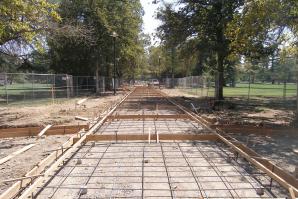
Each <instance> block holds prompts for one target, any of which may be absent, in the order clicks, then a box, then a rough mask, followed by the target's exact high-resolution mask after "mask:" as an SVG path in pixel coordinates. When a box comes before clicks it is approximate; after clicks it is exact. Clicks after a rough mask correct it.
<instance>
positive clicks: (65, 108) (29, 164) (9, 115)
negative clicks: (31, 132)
mask: <svg viewBox="0 0 298 199" xmlns="http://www.w3.org/2000/svg"><path fill="white" fill-rule="evenodd" d="M124 95H125V92H123V91H121V92H118V94H117V95H116V96H113V95H111V94H109V95H107V96H98V97H89V98H88V100H87V101H85V102H84V103H83V105H81V106H76V105H75V104H76V102H77V101H79V100H81V99H83V98H75V99H70V100H68V101H64V102H61V103H58V104H45V105H38V106H34V107H33V106H24V107H5V108H3V107H1V108H0V127H2V128H5V127H25V126H41V125H45V124H53V125H71V124H78V123H79V124H84V123H86V122H82V121H77V120H75V116H81V117H87V118H94V117H96V116H98V115H99V114H101V113H103V112H104V111H106V110H107V108H109V107H110V106H112V105H113V104H114V103H116V102H117V101H119V100H120V99H121V98H122V97H123V96H124ZM70 137H71V135H68V136H48V137H46V138H45V139H39V140H36V138H29V137H26V138H24V137H20V138H7V139H0V159H1V158H4V157H6V156H7V155H9V154H11V153H13V152H15V151H18V150H19V149H21V148H23V147H25V146H27V145H29V144H35V146H33V147H32V148H30V149H29V150H27V151H26V152H24V153H22V154H20V155H17V156H16V157H14V158H12V159H11V160H9V161H8V162H6V163H4V164H2V165H0V194H1V193H3V192H4V191H5V190H6V189H7V188H9V187H10V186H11V185H12V184H13V182H9V183H3V181H4V180H8V179H14V178H19V177H22V176H24V175H25V174H26V173H27V172H28V171H30V170H31V169H32V168H33V167H34V166H35V165H36V164H37V163H38V162H40V161H41V160H42V159H44V158H45V157H46V156H48V155H49V154H50V153H51V151H50V150H54V149H57V148H59V147H60V146H61V145H62V144H63V143H65V142H66V141H67V140H68V139H69V138H70Z"/></svg>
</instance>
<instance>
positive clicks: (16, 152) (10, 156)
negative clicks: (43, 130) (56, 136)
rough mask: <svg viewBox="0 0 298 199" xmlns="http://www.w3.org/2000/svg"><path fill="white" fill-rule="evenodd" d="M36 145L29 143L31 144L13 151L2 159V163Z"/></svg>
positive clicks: (0, 162) (0, 160)
mask: <svg viewBox="0 0 298 199" xmlns="http://www.w3.org/2000/svg"><path fill="white" fill-rule="evenodd" d="M34 145H35V144H29V145H27V146H25V147H23V148H21V149H20V150H18V151H15V152H13V153H12V154H10V155H8V156H6V157H5V158H2V159H0V165H1V164H3V163H5V162H7V161H8V160H10V159H11V158H13V157H15V156H17V155H19V154H21V153H23V152H25V151H27V150H29V149H30V148H32V147H33V146H34Z"/></svg>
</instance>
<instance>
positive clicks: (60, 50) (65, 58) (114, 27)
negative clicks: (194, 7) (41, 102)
mask: <svg viewBox="0 0 298 199" xmlns="http://www.w3.org/2000/svg"><path fill="white" fill-rule="evenodd" d="M59 14H60V15H61V17H62V21H61V23H60V26H65V25H66V24H76V25H78V26H79V25H81V26H83V27H85V29H88V30H90V31H89V32H86V34H84V35H82V36H81V35H79V36H78V35H71V36H69V35H65V34H63V32H61V33H59V34H57V35H55V37H53V38H51V39H50V40H49V46H50V55H51V57H52V68H53V69H54V70H55V71H57V72H67V73H71V74H94V72H95V70H96V65H97V64H98V65H99V68H100V73H101V75H105V76H111V73H112V69H111V63H113V61H114V57H113V38H112V37H111V34H112V32H116V33H117V34H118V35H119V36H118V37H117V38H116V39H115V40H116V57H117V58H120V59H119V63H118V64H117V65H118V66H119V67H118V74H119V75H123V74H124V73H125V75H127V76H133V75H134V73H135V70H136V68H137V64H138V62H139V61H140V60H138V58H139V56H140V55H141V54H143V53H144V42H143V41H142V38H141V36H140V35H139V33H140V31H141V24H142V14H143V10H142V7H141V4H140V2H139V1H132V0H126V1H109V0H93V1H81V0H74V1H69V0H63V1H62V2H61V5H60V8H59Z"/></svg>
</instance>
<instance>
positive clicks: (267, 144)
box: [163, 89, 298, 174]
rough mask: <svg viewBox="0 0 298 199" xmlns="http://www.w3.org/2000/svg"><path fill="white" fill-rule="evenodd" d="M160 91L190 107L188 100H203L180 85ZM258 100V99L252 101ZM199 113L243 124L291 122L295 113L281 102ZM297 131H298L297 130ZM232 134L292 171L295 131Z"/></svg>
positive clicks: (297, 147)
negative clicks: (265, 133) (179, 87)
mask: <svg viewBox="0 0 298 199" xmlns="http://www.w3.org/2000/svg"><path fill="white" fill-rule="evenodd" d="M163 92H165V93H167V94H168V95H169V96H171V97H173V98H174V99H175V100H177V101H178V102H180V103H182V104H183V105H184V106H187V107H189V108H191V106H190V103H193V104H195V106H196V107H198V106H202V103H204V100H205V101H206V99H202V98H201V99H199V98H198V97H197V96H194V95H190V94H185V93H183V92H182V91H181V90H179V89H163ZM255 103H257V102H255ZM200 116H202V117H204V118H205V119H207V120H208V121H209V122H211V123H213V124H246V125H252V126H260V125H262V126H266V127H275V126H291V125H292V124H293V121H294V113H293V111H291V110H289V109H288V108H287V107H282V106H272V104H271V105H270V106H269V105H267V106H264V104H262V107H257V106H239V105H237V106H236V107H233V108H232V109H230V108H229V107H227V106H223V107H221V109H220V110H219V111H214V112H212V113H206V112H203V113H200ZM297 133H298V132H297ZM232 136H233V137H235V138H236V139H238V140H239V141H243V142H244V143H246V142H247V140H248V141H249V142H248V145H249V147H250V148H252V149H253V150H255V151H256V152H257V153H259V154H260V155H262V156H264V157H266V158H268V159H269V160H271V161H272V162H274V163H275V164H276V165H277V166H280V167H281V168H283V169H285V170H287V171H288V172H289V173H292V174H294V170H295V167H296V166H297V165H298V153H297V151H298V134H293V133H292V134H288V133H287V132H284V134H272V135H271V136H265V135H257V134H250V135H248V134H245V132H243V133H242V134H233V135H232Z"/></svg>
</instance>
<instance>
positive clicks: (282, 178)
mask: <svg viewBox="0 0 298 199" xmlns="http://www.w3.org/2000/svg"><path fill="white" fill-rule="evenodd" d="M140 89H141V88H136V89H135V90H134V91H135V92H136V93H140V94H139V95H138V97H140V96H142V94H141V93H142V91H141V90H140ZM152 93H153V94H152ZM152 93H151V94H150V95H149V93H148V96H154V97H156V96H162V97H164V98H166V99H167V100H168V101H169V102H171V103H172V104H173V105H175V106H176V107H178V108H179V109H181V110H182V111H183V112H184V114H180V115H170V116H169V115H112V113H113V112H114V111H115V110H116V108H117V107H118V106H119V105H120V104H122V103H123V102H124V100H125V99H126V98H128V97H129V94H128V95H127V96H126V97H125V98H124V99H123V100H122V101H121V102H120V103H118V104H117V105H116V106H115V107H114V108H113V109H112V110H111V111H110V112H109V113H107V114H106V115H105V117H103V118H102V120H100V121H99V122H98V123H97V124H95V125H94V126H93V127H92V128H91V129H90V130H89V131H88V132H87V133H86V134H85V135H83V136H82V137H80V138H78V137H74V138H73V139H72V144H70V145H71V146H70V148H69V150H67V151H66V152H64V153H63V154H62V155H61V156H60V157H59V158H58V159H57V160H56V161H55V162H54V163H53V164H52V165H51V167H50V168H49V169H48V170H46V171H45V172H44V173H43V175H42V176H39V177H38V178H37V179H36V180H35V181H34V183H33V184H32V185H31V186H30V187H28V189H26V190H25V192H24V193H23V194H22V195H21V196H20V198H30V197H31V194H32V193H33V192H34V191H35V190H36V188H37V187H38V186H40V185H41V184H42V183H43V182H44V181H46V180H48V179H49V178H50V175H52V174H53V172H54V171H55V169H57V168H58V167H59V165H60V164H62V163H63V161H64V160H65V159H67V158H68V157H70V156H71V154H73V153H75V151H76V150H77V149H78V148H79V147H80V146H81V144H83V143H84V142H88V141H130V140H139V141H148V140H156V141H160V140H172V141H174V140H210V141H217V142H222V143H224V144H225V145H227V146H229V147H230V149H231V150H232V151H234V152H236V153H237V154H238V155H240V156H242V157H243V158H245V159H246V160H247V161H248V162H250V163H251V164H253V165H254V166H255V167H256V168H258V169H259V170H261V171H263V172H265V173H266V174H267V175H268V176H269V177H270V178H272V179H274V180H275V181H276V182H278V183H279V184H280V185H281V186H282V187H284V188H285V189H287V190H288V191H289V194H290V196H291V197H292V198H295V196H298V181H297V179H295V178H294V177H293V176H291V175H290V174H288V173H287V172H285V171H283V170H282V169H281V168H279V167H278V166H276V165H274V164H273V163H271V162H270V161H269V160H266V159H264V158H263V157H262V156H260V155H259V154H257V153H256V152H254V151H253V150H251V149H249V148H248V147H247V146H245V145H243V144H242V143H240V142H238V141H237V140H235V139H234V138H232V137H230V136H228V135H227V134H226V133H225V131H224V130H222V129H220V128H216V129H214V128H215V127H214V126H213V128H212V126H211V124H210V123H209V122H208V121H206V120H204V119H203V118H201V117H200V116H198V115H195V114H194V113H192V112H191V111H190V110H188V109H187V108H185V107H183V106H181V105H179V104H177V103H176V102H174V101H173V100H171V99H169V98H168V96H167V95H165V94H164V93H162V92H160V91H157V90H152ZM129 98H131V97H129ZM121 119H131V120H135V119H143V120H144V119H155V120H158V119H191V120H193V121H196V122H198V123H200V124H201V125H203V126H204V127H205V128H206V129H208V130H209V132H210V133H209V134H200V135H196V134H176V135H173V134H152V135H148V134H147V135H146V134H127V135H123V134H122V135H117V134H115V135H94V134H93V133H94V132H95V131H96V130H97V129H98V128H99V127H100V126H101V125H102V124H103V123H104V122H105V121H107V120H121ZM40 173H41V171H39V172H33V173H30V175H38V174H40ZM25 182H27V180H26V181H25ZM17 183H18V185H16V184H15V185H14V188H11V190H13V191H11V192H6V195H1V196H0V198H1V199H4V198H5V199H6V198H12V197H13V196H15V194H16V193H17V192H18V191H19V190H20V185H19V184H23V180H20V181H18V182H17Z"/></svg>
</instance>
